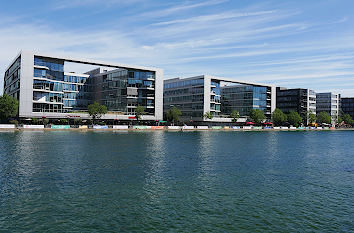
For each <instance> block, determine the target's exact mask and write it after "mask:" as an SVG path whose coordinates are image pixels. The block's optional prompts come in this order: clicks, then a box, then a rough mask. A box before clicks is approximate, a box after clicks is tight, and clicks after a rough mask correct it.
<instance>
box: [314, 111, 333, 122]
mask: <svg viewBox="0 0 354 233" xmlns="http://www.w3.org/2000/svg"><path fill="white" fill-rule="evenodd" d="M317 120H318V123H321V124H323V123H325V124H331V121H332V120H331V116H330V115H329V114H328V113H327V112H320V114H319V116H318V118H317Z"/></svg>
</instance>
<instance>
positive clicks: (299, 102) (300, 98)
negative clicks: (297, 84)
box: [277, 87, 316, 118]
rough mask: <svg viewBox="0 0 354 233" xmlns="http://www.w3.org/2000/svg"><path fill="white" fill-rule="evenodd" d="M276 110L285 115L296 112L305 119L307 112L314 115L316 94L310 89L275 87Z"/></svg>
mask: <svg viewBox="0 0 354 233" xmlns="http://www.w3.org/2000/svg"><path fill="white" fill-rule="evenodd" d="M277 108H279V109H280V110H282V111H283V112H285V113H288V112H290V111H295V112H298V113H299V114H300V116H301V117H302V118H306V113H307V112H309V111H311V112H312V113H314V114H316V93H315V91H313V90H310V89H302V88H296V89H286V88H283V87H277Z"/></svg>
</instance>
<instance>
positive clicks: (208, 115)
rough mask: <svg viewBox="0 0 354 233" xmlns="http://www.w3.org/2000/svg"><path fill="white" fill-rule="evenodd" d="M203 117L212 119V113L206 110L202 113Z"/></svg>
mask: <svg viewBox="0 0 354 233" xmlns="http://www.w3.org/2000/svg"><path fill="white" fill-rule="evenodd" d="M203 117H204V119H209V120H211V119H213V114H212V113H211V112H206V113H205V114H204V115H203Z"/></svg>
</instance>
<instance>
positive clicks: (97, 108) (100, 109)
mask: <svg viewBox="0 0 354 233" xmlns="http://www.w3.org/2000/svg"><path fill="white" fill-rule="evenodd" d="M88 113H89V114H90V116H91V117H92V122H93V123H95V120H96V119H99V118H101V116H102V115H104V114H106V113H107V107H106V106H104V105H101V104H99V103H97V102H94V103H93V104H90V105H89V106H88Z"/></svg>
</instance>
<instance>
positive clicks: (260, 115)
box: [250, 109, 266, 124]
mask: <svg viewBox="0 0 354 233" xmlns="http://www.w3.org/2000/svg"><path fill="white" fill-rule="evenodd" d="M250 118H251V119H252V120H253V121H254V123H256V124H260V123H261V122H262V121H264V120H265V119H266V117H265V115H264V112H263V111H262V110H260V109H252V110H251V111H250Z"/></svg>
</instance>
